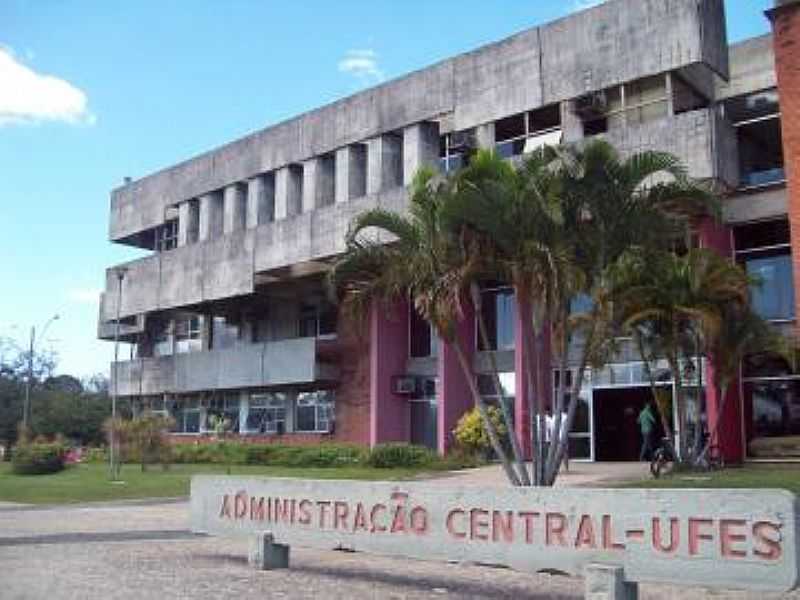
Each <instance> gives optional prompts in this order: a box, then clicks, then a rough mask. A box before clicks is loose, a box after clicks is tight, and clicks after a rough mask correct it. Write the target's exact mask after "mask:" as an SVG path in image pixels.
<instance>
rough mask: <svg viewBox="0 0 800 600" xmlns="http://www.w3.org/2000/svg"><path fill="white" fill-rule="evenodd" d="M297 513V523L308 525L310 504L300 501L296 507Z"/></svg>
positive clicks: (309, 521)
mask: <svg viewBox="0 0 800 600" xmlns="http://www.w3.org/2000/svg"><path fill="white" fill-rule="evenodd" d="M297 512H299V513H300V515H299V516H298V517H297V522H298V523H300V525H309V524H310V523H311V502H310V501H308V500H300V502H299V503H298V505H297Z"/></svg>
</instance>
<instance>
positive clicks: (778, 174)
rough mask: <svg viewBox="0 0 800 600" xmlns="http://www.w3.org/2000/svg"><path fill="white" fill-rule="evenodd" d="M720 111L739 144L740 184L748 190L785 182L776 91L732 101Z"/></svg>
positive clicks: (740, 97)
mask: <svg viewBox="0 0 800 600" xmlns="http://www.w3.org/2000/svg"><path fill="white" fill-rule="evenodd" d="M724 110H725V114H726V116H727V118H728V119H729V120H730V122H731V123H733V126H734V127H735V128H736V134H737V139H738V142H739V168H740V173H741V177H740V185H741V186H742V187H744V188H748V187H758V186H763V185H769V184H774V183H780V182H783V181H785V179H786V172H785V171H784V161H783V140H782V137H781V113H780V105H779V103H778V92H777V90H765V91H762V92H758V93H755V94H749V95H747V96H739V97H737V98H732V99H730V100H728V101H727V102H726V103H725V105H724Z"/></svg>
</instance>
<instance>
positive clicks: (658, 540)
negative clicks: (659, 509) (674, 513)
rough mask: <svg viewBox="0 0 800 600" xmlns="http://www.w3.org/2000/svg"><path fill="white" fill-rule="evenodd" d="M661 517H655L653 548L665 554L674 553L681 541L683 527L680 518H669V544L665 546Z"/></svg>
mask: <svg viewBox="0 0 800 600" xmlns="http://www.w3.org/2000/svg"><path fill="white" fill-rule="evenodd" d="M662 538H663V533H662V531H661V519H659V518H658V517H653V549H654V550H656V551H657V552H662V553H664V554H674V553H675V552H676V551H677V550H678V546H679V545H680V542H681V527H680V522H679V521H678V519H675V518H671V519H670V520H669V545H668V546H665V545H664V541H663V540H662Z"/></svg>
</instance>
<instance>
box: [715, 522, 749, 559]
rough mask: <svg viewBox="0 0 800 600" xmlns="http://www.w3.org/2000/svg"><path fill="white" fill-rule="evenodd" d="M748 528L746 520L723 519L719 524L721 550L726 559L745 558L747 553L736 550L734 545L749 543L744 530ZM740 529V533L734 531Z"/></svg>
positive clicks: (739, 549)
mask: <svg viewBox="0 0 800 600" xmlns="http://www.w3.org/2000/svg"><path fill="white" fill-rule="evenodd" d="M746 526H747V521H745V520H744V519H722V520H720V522H719V548H720V552H721V553H722V556H723V557H724V558H745V557H746V556H747V552H746V551H745V550H742V549H741V548H734V546H733V545H734V544H741V543H744V542H746V541H747V535H746V534H745V532H744V531H743V528H744V527H746ZM734 529H738V531H734Z"/></svg>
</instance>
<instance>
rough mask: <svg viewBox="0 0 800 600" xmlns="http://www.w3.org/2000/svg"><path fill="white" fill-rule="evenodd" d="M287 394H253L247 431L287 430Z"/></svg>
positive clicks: (278, 431) (277, 431)
mask: <svg viewBox="0 0 800 600" xmlns="http://www.w3.org/2000/svg"><path fill="white" fill-rule="evenodd" d="M286 406H287V396H286V394H284V393H282V392H274V393H269V394H253V395H252V396H250V409H249V411H248V413H247V431H249V432H250V433H275V434H281V433H285V432H286Z"/></svg>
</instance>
